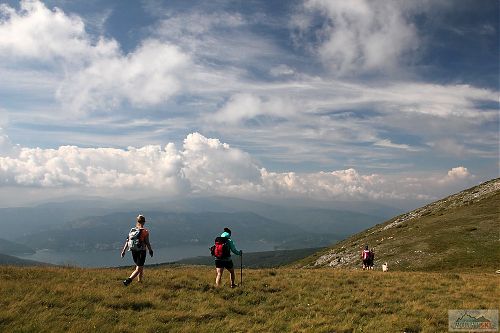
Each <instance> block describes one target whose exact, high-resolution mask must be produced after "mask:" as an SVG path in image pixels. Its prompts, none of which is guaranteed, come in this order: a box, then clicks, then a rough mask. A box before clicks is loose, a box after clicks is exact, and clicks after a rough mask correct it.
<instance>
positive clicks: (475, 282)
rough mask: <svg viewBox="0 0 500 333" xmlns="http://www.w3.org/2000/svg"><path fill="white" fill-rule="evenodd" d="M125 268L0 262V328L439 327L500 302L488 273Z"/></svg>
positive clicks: (320, 329)
mask: <svg viewBox="0 0 500 333" xmlns="http://www.w3.org/2000/svg"><path fill="white" fill-rule="evenodd" d="M129 271H130V269H127V270H124V269H78V268H13V267H0V279H1V280H2V283H1V284H0V306H1V308H2V311H0V331H2V332H95V331H99V332H137V331H142V332H216V331H217V332H375V333H376V332H445V331H447V325H448V309H475V308H485V309H494V308H498V299H497V297H498V294H499V285H498V277H497V276H495V275H493V274H454V273H453V274H451V273H446V274H440V273H423V272H418V273H410V272H408V273H403V272H390V273H382V272H376V271H374V272H368V271H352V270H331V269H316V270H297V269H255V270H254V269H252V270H245V273H244V274H245V275H244V285H243V286H242V287H239V288H236V289H230V288H228V287H227V285H226V286H225V287H222V288H220V289H215V288H214V287H213V286H212V284H213V279H214V269H211V268H204V267H199V266H198V267H177V268H168V269H164V268H157V269H149V270H147V271H146V282H145V283H143V284H138V283H133V284H132V285H131V286H129V287H127V288H125V287H123V285H122V284H121V280H122V279H123V278H124V277H126V276H127V275H128V273H129ZM224 282H226V283H227V276H224Z"/></svg>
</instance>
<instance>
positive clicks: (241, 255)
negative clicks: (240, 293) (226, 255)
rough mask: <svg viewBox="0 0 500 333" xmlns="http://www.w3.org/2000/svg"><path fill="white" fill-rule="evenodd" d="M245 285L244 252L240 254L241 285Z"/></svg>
mask: <svg viewBox="0 0 500 333" xmlns="http://www.w3.org/2000/svg"><path fill="white" fill-rule="evenodd" d="M242 285H243V252H241V254H240V286H242Z"/></svg>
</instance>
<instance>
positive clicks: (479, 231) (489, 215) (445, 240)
mask: <svg viewBox="0 0 500 333" xmlns="http://www.w3.org/2000/svg"><path fill="white" fill-rule="evenodd" d="M499 202H500V179H494V180H491V181H489V182H486V183H484V184H481V185H479V186H476V187H473V188H471V189H468V190H465V191H462V192H460V193H457V194H455V195H452V196H449V197H447V198H444V199H442V200H439V201H436V202H434V203H431V204H429V205H427V206H424V207H422V208H419V209H416V210H414V211H412V212H409V213H407V214H403V215H400V216H397V217H395V218H393V219H391V220H389V221H387V222H386V223H383V224H380V225H377V226H375V227H373V228H370V229H368V230H366V231H365V232H362V233H359V234H356V235H354V236H352V237H349V238H347V239H346V240H344V241H342V242H339V243H337V244H336V245H335V246H333V247H332V248H330V249H327V250H324V251H322V252H320V253H317V254H315V255H313V256H312V257H309V258H306V259H304V260H302V261H300V262H299V263H298V265H299V266H312V267H321V266H332V267H351V268H353V267H360V265H361V260H360V258H359V256H360V251H361V249H362V248H363V247H364V246H365V244H366V245H369V246H370V247H373V248H375V253H376V255H375V260H376V266H377V267H380V265H381V263H383V262H388V263H389V266H390V267H391V268H392V269H396V270H413V271H457V272H460V271H471V270H474V271H484V272H493V271H495V270H497V269H499V268H500V264H499V262H498V259H499V258H500V234H499V232H500V205H499Z"/></svg>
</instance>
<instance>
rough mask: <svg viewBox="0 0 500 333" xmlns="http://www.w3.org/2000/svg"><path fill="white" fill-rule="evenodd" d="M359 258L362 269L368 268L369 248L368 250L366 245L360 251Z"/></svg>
mask: <svg viewBox="0 0 500 333" xmlns="http://www.w3.org/2000/svg"><path fill="white" fill-rule="evenodd" d="M361 259H362V260H363V270H365V269H369V268H370V250H368V245H366V246H365V249H364V250H363V251H361Z"/></svg>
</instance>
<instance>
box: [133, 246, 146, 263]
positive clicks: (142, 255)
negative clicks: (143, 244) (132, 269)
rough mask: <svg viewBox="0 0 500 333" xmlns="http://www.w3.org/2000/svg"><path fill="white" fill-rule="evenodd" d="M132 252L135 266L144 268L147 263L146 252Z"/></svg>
mask: <svg viewBox="0 0 500 333" xmlns="http://www.w3.org/2000/svg"><path fill="white" fill-rule="evenodd" d="M130 252H132V259H134V262H135V264H136V265H137V266H144V263H145V262H146V250H142V251H130Z"/></svg>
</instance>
